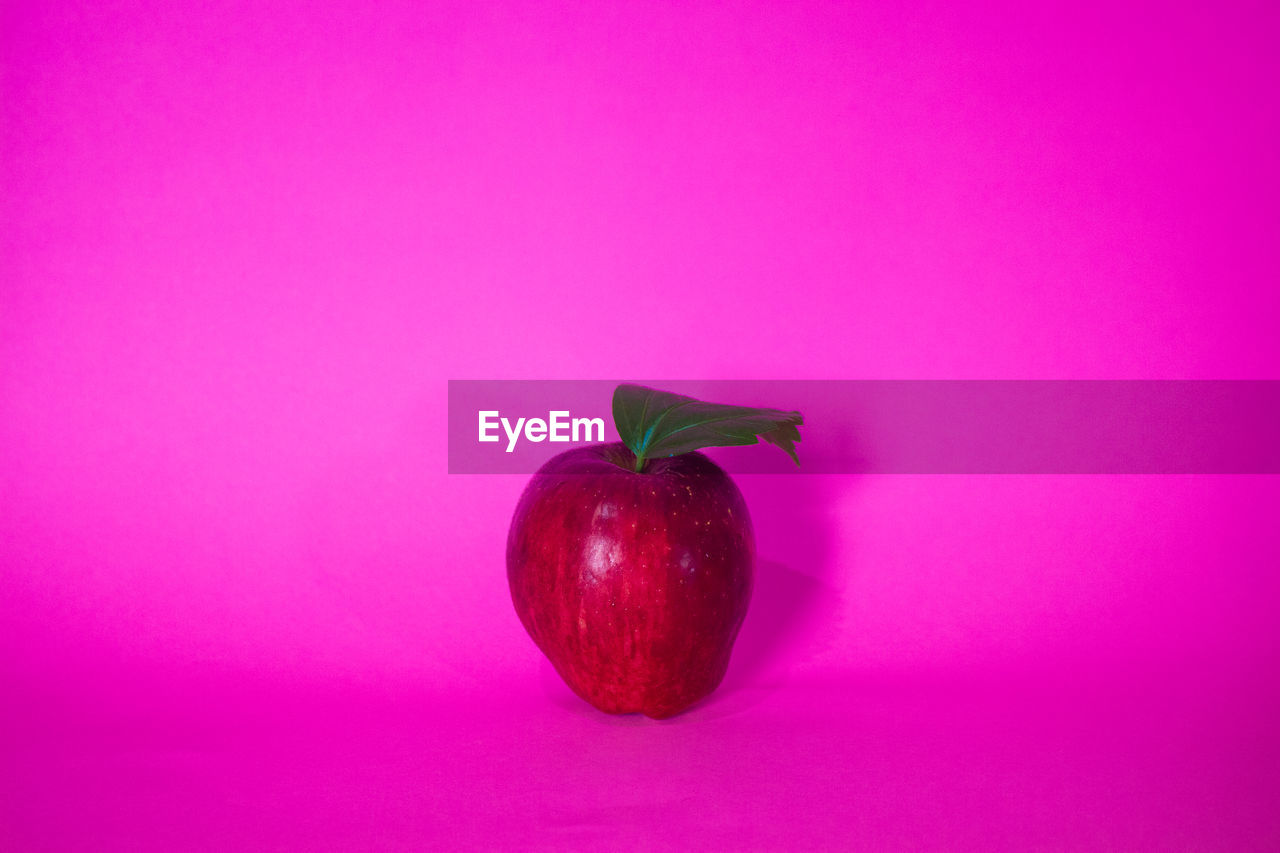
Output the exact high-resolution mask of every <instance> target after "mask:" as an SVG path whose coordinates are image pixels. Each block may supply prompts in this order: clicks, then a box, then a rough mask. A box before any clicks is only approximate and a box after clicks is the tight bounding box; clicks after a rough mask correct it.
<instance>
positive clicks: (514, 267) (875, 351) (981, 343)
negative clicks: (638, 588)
mask: <svg viewBox="0 0 1280 853" xmlns="http://www.w3.org/2000/svg"><path fill="white" fill-rule="evenodd" d="M268 5H271V4H268ZM901 6H902V4H894V3H879V4H838V5H823V4H814V3H795V4H720V3H707V4H667V3H660V4H631V3H622V4H611V5H607V6H606V5H602V6H596V5H593V4H586V5H578V4H568V3H533V4H509V3H493V4H489V3H478V4H472V3H460V4H416V3H391V4H382V5H376V6H375V5H371V4H367V3H338V4H329V3H326V4H321V5H319V6H311V5H306V6H298V7H296V8H286V7H284V6H272V8H269V9H268V8H264V7H262V6H261V5H260V4H249V3H227V2H212V3H203V4H198V5H192V6H191V7H190V8H185V9H184V8H181V6H180V4H179V5H174V4H156V3H152V4H135V3H117V2H105V3H102V2H95V3H81V4H69V3H22V2H11V3H5V4H4V5H3V7H2V9H0V42H2V44H3V77H2V85H3V102H2V103H0V110H2V111H3V112H2V114H0V141H2V145H3V163H2V166H0V168H2V169H3V176H2V178H3V214H4V216H3V243H2V244H0V572H2V575H0V579H2V581H3V595H2V596H0V640H2V642H0V678H2V679H3V681H2V683H0V691H2V695H3V701H0V717H2V719H0V745H2V748H3V751H2V753H0V755H2V757H3V762H4V771H3V772H2V773H0V821H2V822H0V847H4V848H6V849H14V850H28V849H31V850H39V849H50V850H61V849H85V850H113V849H129V850H140V849H157V850H173V849H219V850H226V849H308V850H311V849H382V848H404V849H423V848H457V847H463V848H470V847H486V848H505V847H522V848H524V847H554V848H586V849H602V848H607V847H618V846H621V847H645V848H651V849H712V848H724V847H732V848H743V847H763V848H787V847H793V848H815V847H817V848H834V847H853V848H901V847H913V848H918V847H925V848H972V849H991V848H993V847H996V848H998V847H1013V848H1025V847H1053V848H1064V847H1065V848H1076V849H1105V848H1113V849H1142V848H1162V849H1188V848H1191V849H1196V848H1198V849H1224V848H1242V849H1264V848H1275V847H1276V846H1277V845H1280V816H1278V814H1280V813H1277V811H1276V809H1275V802H1276V801H1277V797H1278V796H1280V770H1278V769H1277V768H1278V767H1280V734H1277V730H1276V727H1275V720H1276V719H1277V715H1278V714H1280V680H1278V679H1277V676H1276V672H1277V671H1278V670H1280V660H1278V658H1280V655H1278V651H1280V642H1278V640H1280V631H1278V630H1277V628H1276V614H1277V605H1278V604H1280V581H1278V580H1277V571H1276V569H1277V566H1278V565H1280V537H1278V535H1277V532H1276V524H1275V519H1276V517H1277V514H1278V513H1277V508H1278V506H1280V482H1277V478H1275V477H1266V476H1252V477H1250V476H1148V477H1143V476H1125V477H1122V476H1087V477H1069V476H1068V477H1050V476H1018V477H1012V476H1004V477H1001V476H985V477H979V476H950V477H947V476H878V477H865V476H864V477H853V476H848V477H845V476H839V477H837V476H829V477H817V476H814V477H786V478H783V477H770V476H765V475H757V476H744V477H742V478H740V485H741V487H742V489H743V491H744V493H745V494H746V497H747V500H748V503H749V506H750V507H751V510H752V513H753V517H754V519H755V523H756V527H757V533H758V538H759V551H760V557H761V563H760V566H759V579H758V587H757V592H756V596H755V599H754V600H753V604H752V610H751V612H750V613H749V615H748V617H747V621H746V625H745V627H744V629H743V635H742V637H741V639H740V642H739V645H738V648H737V650H736V652H735V657H734V660H733V663H732V665H731V668H730V671H729V675H728V677H727V679H726V682H725V684H724V685H723V687H722V688H721V690H720V691H719V692H718V693H717V694H715V695H714V696H713V697H712V698H711V699H710V700H708V701H707V702H706V703H704V704H703V705H701V706H699V707H697V708H695V709H694V710H692V711H690V712H689V713H687V714H685V715H683V716H681V717H678V718H676V719H674V720H671V721H666V722H663V723H655V722H653V721H650V720H646V719H643V718H631V717H624V718H610V717H606V716H603V715H601V714H598V713H596V712H595V711H593V710H592V709H590V708H589V707H588V706H586V705H584V704H582V703H581V702H580V701H578V700H577V699H576V698H575V697H573V696H572V694H570V693H569V692H568V690H567V688H565V687H564V686H563V685H562V684H561V683H560V682H559V681H558V679H557V678H556V676H555V675H554V673H553V672H552V671H551V670H550V666H549V664H547V663H546V662H545V661H543V660H542V659H541V657H540V655H539V653H538V652H537V650H536V649H535V648H534V646H533V644H532V642H531V641H530V640H529V639H528V637H527V636H526V635H525V634H524V632H523V630H522V629H521V627H520V624H519V622H518V621H517V619H516V617H515V615H514V612H513V610H512V607H511V604H510V601H509V596H508V592H507V587H506V577H505V568H504V563H503V548H504V543H505V536H506V529H507V524H508V521H509V519H510V513H511V511H512V509H513V507H514V505H515V501H516V498H517V496H518V494H519V492H520V489H521V488H522V486H523V482H524V478H523V477H513V476H449V475H448V474H447V473H446V471H447V460H446V448H445V402H446V382H447V380H448V379H450V378H498V377H506V378H598V379H619V380H622V379H628V378H635V377H649V376H670V377H688V378H718V379H737V378H754V379H791V378H797V379H799V378H853V379H858V378H1062V379H1078V378H1103V379H1113V378H1153V379H1162V378H1180V379H1200V378H1206V379H1209V378H1212V379H1231V378H1259V379H1275V378H1280V375H1278V374H1280V364H1278V363H1277V346H1276V329H1277V325H1278V324H1277V321H1278V320H1280V287H1277V278H1278V277H1277V247H1278V246H1280V240H1277V233H1276V232H1277V221H1278V217H1277V198H1278V193H1277V190H1278V189H1280V180H1278V178H1280V176H1278V174H1277V163H1278V160H1277V157H1276V153H1275V152H1276V150H1277V142H1278V140H1277V121H1278V118H1277V95H1276V92H1275V87H1274V84H1273V81H1274V80H1275V79H1277V78H1278V77H1280V68H1278V67H1277V66H1278V65H1280V60H1277V54H1276V53H1275V50H1274V45H1275V44H1276V41H1277V36H1280V26H1278V21H1277V11H1276V10H1277V7H1276V6H1274V4H1238V3H1215V4H1203V5H1185V4H1174V5H1168V4H1122V7H1121V8H1116V7H1115V6H1114V4H1110V3H1106V4H1092V3H1086V4H1078V3H1070V4H1066V3H1062V4H1058V3H1053V4H1049V5H1043V4H1022V3H1017V4H1015V3H1009V4H1003V5H985V4H978V5H974V4H962V5H956V4H949V3H934V4H925V5H920V6H916V7H915V8H912V9H904V8H901ZM1028 6H1029V7H1030V8H1028ZM761 402H764V403H769V404H774V405H779V406H785V405H786V404H787V401H785V400H778V401H761ZM835 428H836V427H835V426H834V425H824V424H819V423H813V424H810V425H809V426H808V429H810V430H818V431H820V430H824V429H828V430H829V429H835ZM801 450H802V452H803V447H802V448H801ZM761 452H774V451H772V450H770V449H764V450H761Z"/></svg>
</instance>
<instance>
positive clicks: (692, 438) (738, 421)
mask: <svg viewBox="0 0 1280 853" xmlns="http://www.w3.org/2000/svg"><path fill="white" fill-rule="evenodd" d="M613 421H614V424H615V425H616V426H617V428H618V435H620V436H621V437H622V441H623V442H624V443H625V444H626V445H627V447H629V448H630V449H631V452H632V453H634V454H635V457H636V470H637V471H639V470H641V469H642V468H643V467H644V461H645V460H646V459H651V458H655V457H660V456H676V455H678V454H681V453H688V452H689V451H691V450H698V449H699V448H702V447H728V446H733V445H744V444H755V443H756V442H757V440H758V439H760V438H763V439H764V440H765V441H767V442H769V443H770V444H776V445H777V446H778V447H781V448H782V449H783V450H785V451H786V452H787V454H788V455H789V456H790V457H791V458H792V460H794V461H795V463H796V464H797V465H799V464H800V459H799V457H797V456H796V447H795V443H796V442H797V441H799V440H800V430H799V429H797V427H799V426H800V425H801V424H803V423H804V418H802V417H801V416H800V413H799V412H784V411H781V410H780V409H754V408H750V407H748V406H722V405H720V404H718V403H704V402H702V401H701V400H695V399H693V398H692V397H685V396H682V395H680V394H671V393H668V392H666V391H657V390H655V389H653V388H645V387H644V386H642V385H619V386H618V387H617V389H616V390H615V391H614V392H613Z"/></svg>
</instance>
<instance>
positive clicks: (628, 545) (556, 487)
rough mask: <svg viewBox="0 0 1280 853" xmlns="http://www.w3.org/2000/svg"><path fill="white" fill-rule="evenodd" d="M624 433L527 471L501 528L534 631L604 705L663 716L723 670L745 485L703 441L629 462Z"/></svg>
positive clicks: (746, 572)
mask: <svg viewBox="0 0 1280 853" xmlns="http://www.w3.org/2000/svg"><path fill="white" fill-rule="evenodd" d="M634 463H635V457H634V456H632V454H631V451H630V450H628V449H627V447H626V446H625V445H623V444H621V443H615V444H604V445H588V446H586V447H580V448H575V449H573V450H569V451H566V452H565V453H561V454H560V455H559V456H556V457H555V458H553V459H551V460H550V461H549V462H547V463H546V464H545V465H543V466H542V468H540V469H539V470H538V472H537V473H536V474H534V475H533V478H532V480H530V482H529V485H528V486H527V487H526V488H525V490H524V494H523V495H522V496H521V498H520V502H519V504H518V505H517V506H516V511H515V515H514V517H513V518H512V520H511V530H510V533H509V535H508V537H507V580H508V581H509V583H510V585H511V599H512V601H513V602H514V604H515V608H516V613H517V614H518V615H519V617H520V621H521V622H522V623H523V624H524V627H525V629H526V630H527V631H528V632H529V635H530V636H531V637H532V638H533V641H534V643H536V644H537V646H538V648H539V649H541V650H542V652H543V654H545V655H546V656H547V658H548V659H550V661H551V663H552V665H553V666H555V668H556V671H557V672H558V673H560V677H561V678H563V679H564V680H565V683H567V684H568V685H569V687H571V688H572V689H573V691H574V692H575V693H577V694H578V695H579V696H581V697H582V698H583V699H585V700H587V701H588V702H590V703H591V704H592V705H594V706H595V707H597V708H599V709H600V710H602V711H605V712H607V713H610V714H628V713H636V712H639V713H643V714H645V715H647V716H649V717H653V718H656V719H662V718H666V717H670V716H673V715H675V714H678V713H680V712H681V711H683V710H685V709H686V708H688V707H690V706H691V705H693V704H694V703H696V702H698V701H699V700H701V699H703V698H705V697H706V696H707V695H709V694H710V693H711V692H712V691H713V690H715V689H716V687H717V686H718V685H719V684H720V681H721V680H722V679H723V678H724V674H725V671H726V670H727V669H728V667H729V654H730V652H731V651H732V650H733V642H734V640H735V639H736V638H737V636H738V629H739V628H741V627H742V620H743V618H744V617H745V616H746V613H747V604H748V602H749V601H750V599H751V587H752V582H753V576H754V572H755V565H754V564H755V536H754V534H753V532H752V528H751V519H750V516H749V515H748V514H747V506H746V503H745V502H744V501H743V499H742V493H741V492H739V491H738V487H737V486H735V485H734V483H733V481H732V480H731V479H729V475H728V474H726V473H725V472H724V471H723V470H721V469H720V467H719V466H717V465H716V464H715V463H714V462H712V461H711V460H710V459H708V458H707V457H706V456H704V455H703V454H701V453H696V452H694V453H685V454H681V455H679V456H672V457H669V458H664V459H652V460H649V461H648V462H647V464H646V466H645V470H644V472H643V473H635V472H634V471H633V470H632V468H633V467H634Z"/></svg>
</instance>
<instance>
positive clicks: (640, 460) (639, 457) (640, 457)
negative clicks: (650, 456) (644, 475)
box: [636, 453, 644, 474]
mask: <svg viewBox="0 0 1280 853" xmlns="http://www.w3.org/2000/svg"><path fill="white" fill-rule="evenodd" d="M643 468H644V454H643V453H637V454H636V473H637V474H639V473H640V471H641V469H643Z"/></svg>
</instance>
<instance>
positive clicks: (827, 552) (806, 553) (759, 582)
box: [701, 474, 849, 716]
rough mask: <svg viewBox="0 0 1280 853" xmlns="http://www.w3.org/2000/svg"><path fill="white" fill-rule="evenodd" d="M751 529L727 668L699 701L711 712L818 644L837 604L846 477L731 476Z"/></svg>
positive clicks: (778, 679) (748, 696)
mask: <svg viewBox="0 0 1280 853" xmlns="http://www.w3.org/2000/svg"><path fill="white" fill-rule="evenodd" d="M737 479H738V485H739V487H740V488H741V489H742V492H743V495H744V497H745V498H746V500H747V505H748V506H749V507H750V510H751V518H752V523H753V525H754V527H755V531H756V543H757V559H756V575H755V588H754V590H753V591H752V595H751V604H750V607H749V609H748V610H747V615H746V619H745V620H744V621H743V624H742V630H741V631H740V632H739V634H738V639H737V642H736V643H735V644H734V648H733V655H732V658H731V659H730V662H729V671H728V672H727V673H726V675H725V679H724V681H723V682H722V683H721V685H720V688H719V689H718V690H717V691H716V692H715V693H713V694H712V695H711V696H710V697H709V698H708V699H707V700H706V702H704V703H703V704H702V706H701V707H703V708H705V709H706V710H707V711H710V712H711V713H712V714H713V715H717V716H718V715H720V714H722V713H734V712H735V711H736V710H739V709H741V708H743V707H749V706H750V705H753V704H755V703H756V702H757V701H759V700H760V699H762V698H764V696H766V695H767V694H769V693H771V692H773V691H774V690H776V689H777V688H778V687H780V686H781V685H782V684H783V683H785V681H786V680H787V676H788V673H789V671H790V670H791V668H792V667H793V666H794V665H795V664H797V663H802V662H804V661H805V660H807V659H809V658H811V657H812V656H813V655H814V654H816V653H817V652H820V651H821V650H822V649H823V648H824V647H825V645H826V642H825V641H824V638H828V637H830V636H831V620H832V618H833V617H834V615H835V613H836V611H837V609H838V604H839V596H838V593H837V591H836V588H835V586H833V581H834V578H833V573H834V565H833V563H834V556H833V546H834V540H835V523H836V508H837V506H838V505H839V498H840V496H841V495H842V494H843V493H844V491H845V490H847V489H848V488H849V479H848V478H847V477H829V476H823V475H812V474H785V475H780V474H762V475H752V476H747V475H743V476H739V477H738V478H737Z"/></svg>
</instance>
